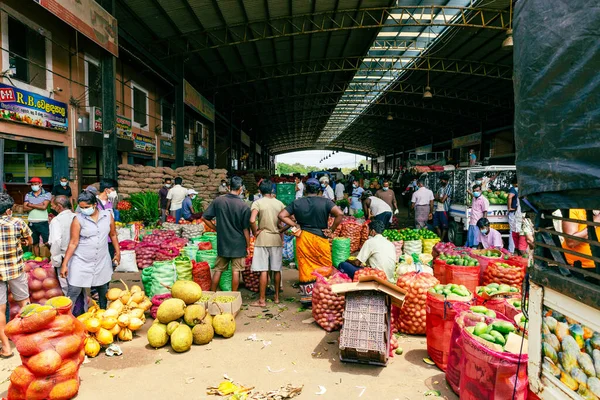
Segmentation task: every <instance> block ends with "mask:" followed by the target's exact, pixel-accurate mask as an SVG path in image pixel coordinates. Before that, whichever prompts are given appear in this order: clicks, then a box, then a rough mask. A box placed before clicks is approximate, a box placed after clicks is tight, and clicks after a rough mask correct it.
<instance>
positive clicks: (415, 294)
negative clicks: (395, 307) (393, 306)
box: [396, 272, 440, 335]
mask: <svg viewBox="0 0 600 400" xmlns="http://www.w3.org/2000/svg"><path fill="white" fill-rule="evenodd" d="M439 283H440V281H438V280H437V279H436V278H435V277H434V276H433V275H431V274H430V273H427V272H409V273H408V274H406V275H402V276H401V277H400V278H398V282H397V283H396V285H397V286H398V287H400V288H401V289H403V290H404V291H406V295H405V297H404V304H402V308H401V309H400V315H399V316H398V320H397V321H396V323H397V324H398V325H397V326H398V331H399V332H402V333H409V334H412V335H424V334H425V333H426V329H425V328H426V318H427V312H426V311H427V305H426V304H427V291H428V290H429V288H431V287H433V286H435V285H437V284H439Z"/></svg>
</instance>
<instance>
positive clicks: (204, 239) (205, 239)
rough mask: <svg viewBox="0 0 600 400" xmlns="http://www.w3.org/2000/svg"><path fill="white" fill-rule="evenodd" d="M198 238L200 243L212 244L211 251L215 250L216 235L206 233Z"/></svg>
mask: <svg viewBox="0 0 600 400" xmlns="http://www.w3.org/2000/svg"><path fill="white" fill-rule="evenodd" d="M200 238H201V240H200V242H210V243H211V244H212V249H213V250H217V234H216V233H215V232H206V233H205V234H204V235H202V236H201V237H200Z"/></svg>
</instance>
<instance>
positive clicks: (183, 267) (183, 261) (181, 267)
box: [174, 256, 194, 281]
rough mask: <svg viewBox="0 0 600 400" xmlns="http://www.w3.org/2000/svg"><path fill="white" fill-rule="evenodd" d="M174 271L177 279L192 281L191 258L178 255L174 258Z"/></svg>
mask: <svg viewBox="0 0 600 400" xmlns="http://www.w3.org/2000/svg"><path fill="white" fill-rule="evenodd" d="M174 261H175V271H176V272H177V280H178V281H192V280H194V279H193V277H192V260H190V259H189V258H188V257H182V256H179V257H177V258H175V260H174Z"/></svg>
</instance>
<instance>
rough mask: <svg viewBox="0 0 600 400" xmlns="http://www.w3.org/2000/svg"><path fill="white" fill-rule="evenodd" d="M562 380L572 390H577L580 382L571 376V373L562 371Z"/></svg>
mask: <svg viewBox="0 0 600 400" xmlns="http://www.w3.org/2000/svg"><path fill="white" fill-rule="evenodd" d="M560 381H561V382H562V383H564V384H565V385H567V387H568V388H569V389H571V390H572V391H576V390H577V389H578V388H579V383H577V381H576V380H575V379H573V378H571V376H570V375H568V374H566V373H564V372H561V373H560Z"/></svg>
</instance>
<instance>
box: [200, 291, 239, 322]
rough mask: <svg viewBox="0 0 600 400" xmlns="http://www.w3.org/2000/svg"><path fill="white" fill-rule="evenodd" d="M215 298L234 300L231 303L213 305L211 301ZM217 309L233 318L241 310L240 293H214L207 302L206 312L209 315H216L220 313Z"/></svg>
mask: <svg viewBox="0 0 600 400" xmlns="http://www.w3.org/2000/svg"><path fill="white" fill-rule="evenodd" d="M217 296H233V297H234V299H233V301H232V302H231V303H215V302H214V301H213V299H214V298H215V297H217ZM219 308H220V309H221V310H222V311H223V312H224V313H227V312H228V313H231V314H233V316H234V317H235V316H236V315H237V314H238V313H239V312H240V308H242V294H241V293H240V292H215V293H214V294H213V296H212V297H211V299H210V300H209V301H208V312H209V313H210V315H218V314H220V313H221V311H220V310H219Z"/></svg>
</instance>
